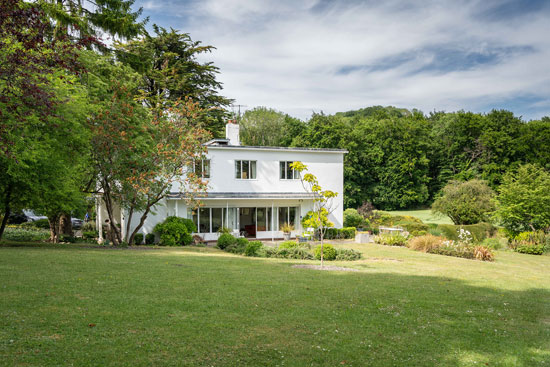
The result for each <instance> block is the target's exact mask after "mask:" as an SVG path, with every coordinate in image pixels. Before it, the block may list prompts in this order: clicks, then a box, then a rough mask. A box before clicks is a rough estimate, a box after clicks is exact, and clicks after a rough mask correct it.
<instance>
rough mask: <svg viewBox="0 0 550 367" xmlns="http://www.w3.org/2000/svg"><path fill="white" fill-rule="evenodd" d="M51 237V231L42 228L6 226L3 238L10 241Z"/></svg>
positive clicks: (31, 240)
mask: <svg viewBox="0 0 550 367" xmlns="http://www.w3.org/2000/svg"><path fill="white" fill-rule="evenodd" d="M49 238H50V231H48V230H44V229H40V228H13V227H6V228H5V229H4V234H3V236H2V239H4V240H9V241H22V242H34V241H45V240H47V239H49Z"/></svg>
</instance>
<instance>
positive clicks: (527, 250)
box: [516, 245, 544, 255]
mask: <svg viewBox="0 0 550 367" xmlns="http://www.w3.org/2000/svg"><path fill="white" fill-rule="evenodd" d="M516 252H519V253H521V254H529V255H542V254H543V253H544V246H543V245H520V246H518V247H516Z"/></svg>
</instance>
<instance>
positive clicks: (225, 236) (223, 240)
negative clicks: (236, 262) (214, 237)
mask: <svg viewBox="0 0 550 367" xmlns="http://www.w3.org/2000/svg"><path fill="white" fill-rule="evenodd" d="M236 243H237V239H236V238H235V237H233V236H232V235H230V234H229V233H222V234H221V235H220V237H218V242H217V246H218V248H219V249H221V250H224V249H225V248H226V247H227V246H230V245H235V244H236Z"/></svg>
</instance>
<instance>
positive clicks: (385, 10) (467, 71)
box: [153, 0, 550, 118]
mask: <svg viewBox="0 0 550 367" xmlns="http://www.w3.org/2000/svg"><path fill="white" fill-rule="evenodd" d="M370 3H371V2H353V3H352V2H348V1H342V2H325V1H322V2H316V1H303V2H298V1H267V0H263V1H247V0H234V1H227V0H207V1H201V2H191V3H187V4H185V5H180V7H181V9H179V8H178V5H177V3H172V4H171V5H170V6H165V7H164V8H163V9H161V10H159V9H158V8H157V9H155V14H156V15H157V16H160V15H174V14H180V15H182V16H183V15H185V20H184V21H183V20H182V24H174V23H173V19H171V20H170V24H162V22H161V21H159V20H158V19H155V18H154V17H153V22H159V23H160V24H161V25H163V26H172V27H174V28H176V29H180V30H181V31H182V32H188V33H190V34H191V36H192V38H193V39H197V40H201V41H203V42H204V43H205V44H212V45H214V46H215V47H217V50H216V51H215V52H214V53H213V54H211V55H207V56H206V57H207V59H209V60H212V61H214V63H215V65H217V66H218V67H220V69H221V74H220V75H219V79H220V81H222V82H223V83H224V91H223V94H224V95H226V96H228V97H230V98H234V99H236V102H237V103H239V104H245V105H247V106H250V107H254V106H257V105H265V106H269V107H273V108H276V109H279V110H282V111H285V112H288V113H290V114H293V115H296V116H298V117H301V118H307V117H308V116H309V115H310V114H311V112H312V111H320V110H323V111H325V112H327V113H333V112H337V111H345V110H349V109H355V108H361V107H365V106H370V105H374V104H381V105H396V106H400V107H408V108H413V107H416V108H420V109H422V110H424V111H425V112H427V111H432V110H434V109H437V110H441V109H445V110H456V109H466V110H474V111H482V110H486V109H487V108H490V107H500V108H502V107H506V105H503V104H502V103H504V102H503V101H509V100H514V99H515V98H519V97H525V96H530V97H532V98H534V99H538V101H537V102H533V103H532V104H531V105H529V104H525V105H524V107H521V108H524V109H525V110H524V111H517V112H519V113H520V114H523V115H524V116H527V117H533V118H535V117H540V116H541V115H544V114H550V103H548V100H549V99H550V97H549V96H550V87H549V86H550V83H549V82H550V74H548V71H547V64H548V60H549V59H550V58H549V56H550V39H549V38H548V37H547V35H548V34H550V22H548V15H549V14H548V11H542V12H533V13H529V14H526V15H525V16H523V17H521V16H514V17H512V16H510V17H508V18H503V19H502V20H501V21H489V20H488V19H484V18H482V17H481V10H486V9H488V7H487V6H486V3H485V2H477V1H467V2H455V1H446V2H441V1H433V2H423V6H418V5H414V6H413V5H410V4H407V2H403V1H387V2H375V1H373V2H372V4H370ZM480 4H483V6H485V7H484V8H483V9H481V8H479V6H480ZM159 19H161V18H159ZM182 19H183V18H182ZM514 49H517V50H519V51H517V52H508V50H514ZM449 50H450V51H453V52H448V51H449ZM420 51H423V52H420ZM446 52H448V54H445V53H446ZM461 54H464V55H474V56H471V57H479V58H480V60H481V61H480V62H477V60H473V61H472V60H470V59H468V58H465V59H464V60H462V59H460V57H462V56H461ZM403 55H409V58H406V59H403ZM442 57H446V59H445V60H441V58H442ZM455 57H458V58H459V59H458V60H454V59H453V58H455ZM491 57H492V58H494V59H491V60H490V62H487V61H485V62H484V61H483V58H491ZM400 58H401V59H400ZM395 60H401V61H400V62H395ZM384 61H385V63H386V64H384ZM455 61H456V62H455ZM469 62H471V63H472V65H466V63H469ZM392 63H395V64H392ZM434 63H437V64H438V65H439V64H441V65H439V68H430V67H429V65H433V64H434ZM446 63H447V64H450V66H449V67H446V66H445V64H446ZM373 65H376V66H377V67H376V68H375V69H371V67H372V66H373ZM384 66H385V67H384ZM346 67H348V68H349V67H352V68H351V69H348V70H352V69H353V67H355V69H354V70H352V71H349V72H348V73H339V72H338V71H339V70H342V68H346ZM420 69H422V71H421V72H419V70H420ZM499 103H501V104H499ZM529 108H533V110H532V113H530V110H529Z"/></svg>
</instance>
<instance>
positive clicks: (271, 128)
mask: <svg viewBox="0 0 550 367" xmlns="http://www.w3.org/2000/svg"><path fill="white" fill-rule="evenodd" d="M239 123H240V125H241V130H240V131H241V142H242V143H243V144H244V145H252V146H271V147H281V146H289V145H290V144H291V143H292V139H293V138H294V137H295V136H297V135H298V134H300V133H301V132H302V130H303V129H304V128H305V126H304V123H303V122H302V121H301V120H299V119H295V118H293V117H290V116H289V115H286V114H284V113H282V112H279V111H276V110H274V109H271V108H267V107H255V108H254V109H252V110H248V111H246V112H245V113H244V115H243V117H242V119H241V120H240V122H239Z"/></svg>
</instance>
